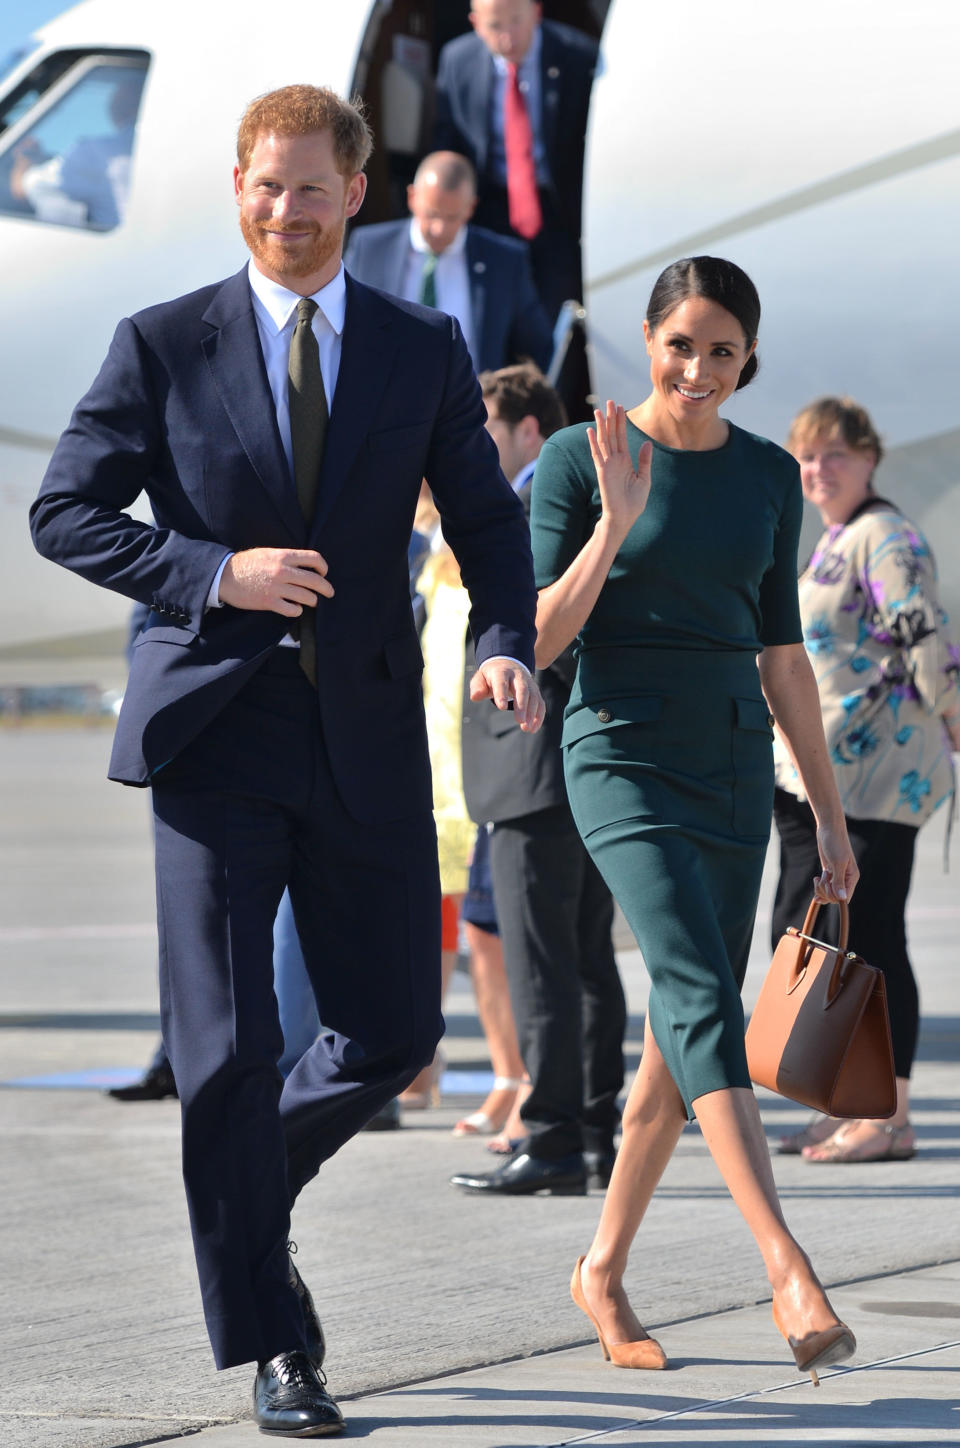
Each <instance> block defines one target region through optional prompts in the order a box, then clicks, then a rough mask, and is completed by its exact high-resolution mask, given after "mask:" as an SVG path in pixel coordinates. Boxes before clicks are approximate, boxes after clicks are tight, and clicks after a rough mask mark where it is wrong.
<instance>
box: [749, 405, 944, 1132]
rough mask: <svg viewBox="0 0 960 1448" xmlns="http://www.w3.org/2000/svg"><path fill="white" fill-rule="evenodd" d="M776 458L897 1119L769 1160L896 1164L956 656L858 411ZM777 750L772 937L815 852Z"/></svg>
mask: <svg viewBox="0 0 960 1448" xmlns="http://www.w3.org/2000/svg"><path fill="white" fill-rule="evenodd" d="M787 447H788V448H789V450H790V451H791V452H792V453H793V455H794V457H795V458H796V459H797V461H798V462H799V464H800V476H801V481H802V484H803V493H804V497H806V498H807V499H808V500H809V501H810V502H811V503H813V504H814V505H815V507H816V508H817V509H818V510H819V513H820V516H821V518H822V519H823V523H824V526H825V528H826V532H825V533H824V534H823V536H822V537H821V538H820V540H819V542H818V543H817V546H816V548H815V549H814V552H813V556H812V557H811V559H810V562H809V563H808V564H807V566H806V568H805V570H804V572H803V574H802V575H801V578H800V608H801V614H802V618H803V632H804V642H805V644H806V647H807V652H808V653H809V655H810V659H811V662H812V664H813V668H814V672H815V674H816V676H817V683H818V686H819V689H820V701H821V705H822V708H823V723H824V732H825V734H826V737H827V745H828V747H829V749H830V754H831V758H832V761H833V766H834V773H835V775H836V779H837V785H838V788H839V790H840V798H841V800H842V801H843V807H844V813H845V815H846V817H847V829H848V831H849V835H850V841H851V843H852V845H853V849H854V853H855V855H856V857H857V863H858V865H859V866H860V885H859V888H858V890H857V892H856V894H855V895H854V897H853V900H852V901H851V904H850V942H851V947H852V948H853V949H855V950H857V951H858V952H859V953H860V954H861V955H862V956H864V958H865V959H866V960H868V961H869V962H870V964H871V965H876V966H879V967H880V969H882V970H883V973H884V977H885V980H886V987H887V996H888V1001H889V1005H890V1020H891V1030H892V1035H893V1052H894V1063H895V1066H896V1074H897V1110H896V1114H895V1115H894V1116H893V1117H892V1118H891V1119H890V1120H889V1121H853V1122H849V1121H845V1122H839V1121H837V1120H834V1119H832V1118H830V1117H821V1118H818V1119H817V1120H816V1121H814V1122H813V1123H812V1125H811V1126H808V1127H807V1128H806V1129H805V1130H804V1131H802V1132H799V1133H797V1134H796V1135H794V1136H792V1137H788V1138H786V1140H785V1141H783V1142H782V1143H781V1148H780V1149H781V1151H786V1152H789V1153H797V1152H801V1151H802V1153H803V1155H804V1157H805V1158H806V1159H807V1160H809V1161H881V1160H885V1161H889V1160H905V1159H906V1158H908V1157H911V1156H913V1154H914V1152H915V1149H916V1148H915V1144H914V1135H913V1128H912V1127H911V1125H910V1121H909V1118H908V1105H909V1084H910V1071H911V1067H912V1065H913V1057H914V1051H915V1048H916V1041H917V1029H918V1023H919V1003H918V996H917V985H916V981H915V979H914V975H913V970H912V967H911V965H910V959H909V956H908V954H907V941H906V927H905V923H904V911H905V908H906V902H907V892H908V891H909V888H910V875H911V871H912V869H913V854H914V844H915V842H916V836H917V830H918V829H919V827H920V826H921V825H922V824H923V822H924V821H925V820H926V819H927V818H928V817H929V816H930V815H931V814H932V813H933V811H934V810H935V809H936V808H937V807H938V805H941V804H943V803H945V802H949V801H951V800H952V796H953V792H954V781H953V768H952V763H951V757H950V751H951V746H952V747H953V748H954V749H960V692H958V677H960V650H958V649H956V648H953V647H952V646H951V645H950V643H949V641H948V639H947V636H946V633H945V626H946V616H945V615H944V613H943V611H942V610H941V608H940V606H939V603H938V601H937V574H936V565H935V564H934V560H933V554H932V553H931V552H930V548H929V545H928V544H927V542H926V540H925V539H924V538H923V536H922V535H921V534H920V533H919V531H918V530H917V529H916V528H915V527H914V526H913V524H912V523H911V522H910V521H909V519H907V518H905V517H904V515H903V514H902V513H901V512H900V511H899V509H898V508H897V507H896V506H895V504H893V503H889V502H887V501H886V500H885V499H883V498H881V497H878V496H877V494H876V493H875V492H874V491H873V473H874V469H875V468H876V466H877V464H878V463H879V461H880V458H881V456H882V453H883V449H882V446H881V443H880V439H879V437H878V436H877V433H876V431H875V430H874V427H873V424H872V422H871V421H870V418H869V416H868V414H867V413H866V412H865V411H864V409H863V408H862V407H859V406H857V404H856V403H855V402H852V401H851V400H850V399H849V398H835V397H826V398H822V399H821V400H820V401H819V402H814V403H812V404H811V405H810V406H809V407H806V408H804V409H803V411H802V412H801V413H799V414H798V416H797V417H796V418H795V419H794V422H793V425H792V427H791V429H790V435H789V437H788V439H787ZM775 751H776V761H777V790H776V796H775V803H774V817H775V820H776V824H777V829H778V831H779V834H780V879H779V882H778V885H777V895H776V901H775V904H774V918H773V938H774V941H777V940H778V939H779V938H780V936H781V935H782V933H783V931H784V930H785V929H786V927H787V926H788V925H797V926H799V925H800V923H801V921H802V920H803V916H804V912H805V910H806V907H807V905H808V904H809V901H810V897H811V894H812V883H811V882H812V880H813V877H814V875H815V874H816V873H817V871H818V855H817V848H816V826H815V823H814V818H813V814H812V811H811V810H810V807H809V805H808V804H807V803H806V800H805V799H804V797H803V792H802V788H801V785H800V780H799V777H798V775H797V772H796V770H795V769H794V767H793V764H792V762H791V760H790V757H789V755H788V754H787V751H786V749H785V748H784V746H783V743H782V741H781V740H780V739H779V737H778V739H777V741H776V745H775ZM951 807H952V805H951V804H950V803H948V808H951Z"/></svg>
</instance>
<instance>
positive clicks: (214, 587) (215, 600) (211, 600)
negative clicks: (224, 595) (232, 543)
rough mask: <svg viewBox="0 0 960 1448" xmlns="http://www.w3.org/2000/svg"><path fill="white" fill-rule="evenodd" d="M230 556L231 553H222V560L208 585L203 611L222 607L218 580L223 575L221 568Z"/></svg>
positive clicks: (223, 567) (228, 560)
mask: <svg viewBox="0 0 960 1448" xmlns="http://www.w3.org/2000/svg"><path fill="white" fill-rule="evenodd" d="M232 557H233V554H232V553H226V554H224V558H223V562H222V563H221V564H220V567H219V568H218V569H217V571H216V573H215V574H214V575H213V582H212V583H211V585H210V592H209V593H208V594H207V601H206V603H205V604H204V606H203V607H204V612H206V610H207V609H208V608H223V603H222V601H221V598H220V580H221V578H222V577H223V570H224V569H225V568H226V566H227V564H228V563H229V562H230V559H231V558H232Z"/></svg>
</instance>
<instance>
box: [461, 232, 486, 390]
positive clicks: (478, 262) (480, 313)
mask: <svg viewBox="0 0 960 1448" xmlns="http://www.w3.org/2000/svg"><path fill="white" fill-rule="evenodd" d="M484 250H485V248H484V247H483V245H482V243H481V241H480V239H479V237H478V236H477V234H476V232H475V231H474V230H473V228H472V227H470V226H468V227H467V247H466V251H467V280H468V282H469V286H470V319H471V321H472V323H473V364H474V366H475V367H476V368H477V370H478V371H480V370H482V366H483V362H482V360H481V359H486V357H487V355H488V351H489V349H488V347H487V345H486V340H487V339H486V337H485V336H484V327H485V326H486V322H487V292H488V289H489V284H490V276H489V273H488V270H487V262H486V259H485V257H484V254H483V253H484Z"/></svg>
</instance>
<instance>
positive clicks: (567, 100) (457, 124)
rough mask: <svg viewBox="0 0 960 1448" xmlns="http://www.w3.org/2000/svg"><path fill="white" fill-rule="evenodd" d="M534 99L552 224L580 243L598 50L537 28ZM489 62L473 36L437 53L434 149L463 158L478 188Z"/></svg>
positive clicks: (574, 35)
mask: <svg viewBox="0 0 960 1448" xmlns="http://www.w3.org/2000/svg"><path fill="white" fill-rule="evenodd" d="M540 32H541V37H542V38H541V47H540V95H541V101H542V126H543V132H542V136H543V147H544V152H545V154H546V160H547V167H548V169H549V171H550V178H551V182H552V196H553V200H554V208H555V212H556V217H557V220H558V222H559V223H560V225H561V226H562V227H563V229H564V230H565V231H568V232H569V233H570V234H571V235H572V236H574V237H576V238H578V239H579V236H580V195H581V192H582V190H583V149H584V140H585V137H586V131H587V115H588V112H589V109H590V88H591V86H592V84H593V76H594V72H595V70H596V67H597V54H598V50H597V43H596V41H595V40H591V39H590V37H589V36H587V35H584V34H583V33H582V32H581V31H579V30H574V29H572V28H571V27H570V26H568V25H560V24H558V23H557V22H556V21H551V20H544V21H543V22H542V23H541V27H540ZM493 78H494V62H493V56H492V55H491V54H490V51H489V50H488V49H487V47H486V45H484V43H483V41H482V40H481V39H480V36H479V35H477V34H476V33H475V32H474V31H470V33H469V34H467V35H458V36H457V38H456V39H455V40H451V41H449V42H448V43H447V44H446V45H445V46H444V47H443V49H442V50H441V52H440V62H439V66H438V68H437V100H436V121H435V125H434V137H433V146H434V149H435V150H438V151H459V152H460V153H461V155H464V156H468V157H469V158H470V160H471V161H472V162H473V164H474V166H475V167H476V170H477V175H478V176H479V177H480V181H481V192H482V191H483V189H484V183H485V182H487V183H488V182H489V181H490V179H491V178H490V177H489V174H488V165H489V159H490V157H489V149H490V107H491V94H492V90H493Z"/></svg>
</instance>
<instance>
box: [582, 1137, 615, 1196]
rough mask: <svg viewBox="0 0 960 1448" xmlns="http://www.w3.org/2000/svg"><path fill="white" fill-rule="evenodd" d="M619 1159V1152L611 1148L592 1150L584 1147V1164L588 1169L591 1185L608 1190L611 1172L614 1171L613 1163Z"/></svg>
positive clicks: (588, 1182)
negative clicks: (608, 1149) (607, 1149)
mask: <svg viewBox="0 0 960 1448" xmlns="http://www.w3.org/2000/svg"><path fill="white" fill-rule="evenodd" d="M616 1159H617V1153H616V1152H615V1151H614V1150H613V1149H612V1148H611V1149H610V1151H590V1149H589V1148H585V1149H584V1153H583V1164H584V1166H585V1167H586V1169H587V1184H588V1186H591V1187H599V1189H600V1190H601V1191H606V1189H607V1187H608V1186H609V1185H610V1173H611V1172H612V1171H613V1163H614V1162H615V1161H616Z"/></svg>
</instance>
